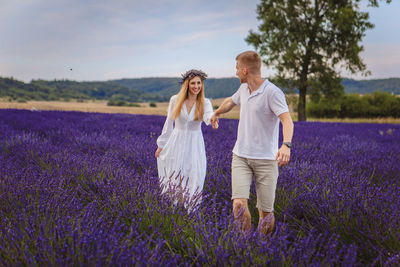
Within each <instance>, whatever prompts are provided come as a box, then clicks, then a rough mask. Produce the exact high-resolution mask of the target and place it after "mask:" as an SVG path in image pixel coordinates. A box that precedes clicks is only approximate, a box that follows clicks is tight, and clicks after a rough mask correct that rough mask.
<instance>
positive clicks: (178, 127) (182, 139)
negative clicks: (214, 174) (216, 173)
mask: <svg viewBox="0 0 400 267" xmlns="http://www.w3.org/2000/svg"><path fill="white" fill-rule="evenodd" d="M206 77H207V74H205V73H204V72H202V71H199V70H189V71H187V72H186V73H185V74H183V75H182V87H181V90H180V92H179V94H178V95H174V96H172V97H171V99H170V101H169V106H168V116H167V119H166V121H165V124H164V127H163V130H162V133H161V135H160V136H159V137H158V139H157V145H158V149H157V151H156V153H155V156H156V158H157V167H158V176H159V178H160V182H161V186H162V192H163V193H165V192H168V193H169V194H170V195H172V196H173V197H178V199H175V200H176V201H177V200H179V201H180V202H183V203H184V204H185V206H186V207H187V206H188V205H189V206H193V205H196V204H198V203H200V201H201V191H202V190H203V185H204V179H205V176H206V168H207V162H206V152H205V147H204V139H203V134H202V132H201V123H202V121H204V122H205V123H206V124H207V125H209V124H210V119H211V117H212V115H213V114H214V113H213V108H212V105H211V101H210V100H208V99H206V98H204V80H205V79H206ZM174 122H175V127H174Z"/></svg>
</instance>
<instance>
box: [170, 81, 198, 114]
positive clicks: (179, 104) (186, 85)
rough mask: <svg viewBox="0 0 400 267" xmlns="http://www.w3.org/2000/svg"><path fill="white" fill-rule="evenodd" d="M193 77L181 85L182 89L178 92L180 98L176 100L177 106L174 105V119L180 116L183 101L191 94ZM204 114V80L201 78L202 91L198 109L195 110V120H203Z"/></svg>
mask: <svg viewBox="0 0 400 267" xmlns="http://www.w3.org/2000/svg"><path fill="white" fill-rule="evenodd" d="M195 77H198V76H195ZM193 78H194V77H193ZM193 78H192V79H193ZM192 79H186V80H185V81H184V82H183V84H182V86H181V90H180V91H179V93H178V100H177V101H176V104H175V107H174V109H173V111H172V119H173V120H175V119H176V118H178V117H179V115H180V114H181V110H182V106H183V103H184V102H185V100H186V99H187V98H188V96H189V82H190V81H191V80H192ZM203 115H204V81H203V80H201V91H200V93H199V94H198V95H197V99H196V110H195V114H194V119H195V120H202V119H203Z"/></svg>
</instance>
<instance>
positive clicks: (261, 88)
mask: <svg viewBox="0 0 400 267" xmlns="http://www.w3.org/2000/svg"><path fill="white" fill-rule="evenodd" d="M267 84H268V80H267V79H265V80H264V82H263V83H262V84H261V85H260V87H259V88H258V89H257V90H256V91H254V93H252V94H251V95H250V88H249V85H248V84H247V91H248V92H249V97H253V96H256V95H259V94H261V93H263V92H264V90H265V87H267Z"/></svg>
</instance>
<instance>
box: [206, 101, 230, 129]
mask: <svg viewBox="0 0 400 267" xmlns="http://www.w3.org/2000/svg"><path fill="white" fill-rule="evenodd" d="M235 105H236V104H235V103H234V102H233V100H232V97H228V98H225V100H224V102H222V104H221V106H220V107H219V108H218V109H217V110H216V111H215V112H214V115H213V116H212V117H211V120H210V121H211V125H212V127H213V128H214V129H218V117H219V116H220V115H221V114H224V113H226V112H228V111H230V110H231V109H232V108H233V107H234V106H235Z"/></svg>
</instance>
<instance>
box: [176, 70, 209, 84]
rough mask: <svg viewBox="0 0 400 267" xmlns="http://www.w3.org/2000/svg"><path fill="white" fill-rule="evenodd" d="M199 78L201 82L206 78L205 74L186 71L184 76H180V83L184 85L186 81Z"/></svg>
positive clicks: (199, 71) (198, 71)
mask: <svg viewBox="0 0 400 267" xmlns="http://www.w3.org/2000/svg"><path fill="white" fill-rule="evenodd" d="M196 76H199V77H200V79H201V80H202V81H204V80H205V79H206V78H207V74H205V73H204V72H202V71H201V70H195V69H191V70H188V71H187V72H186V73H185V74H182V81H181V83H184V82H185V81H186V80H187V79H192V78H193V77H196Z"/></svg>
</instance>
